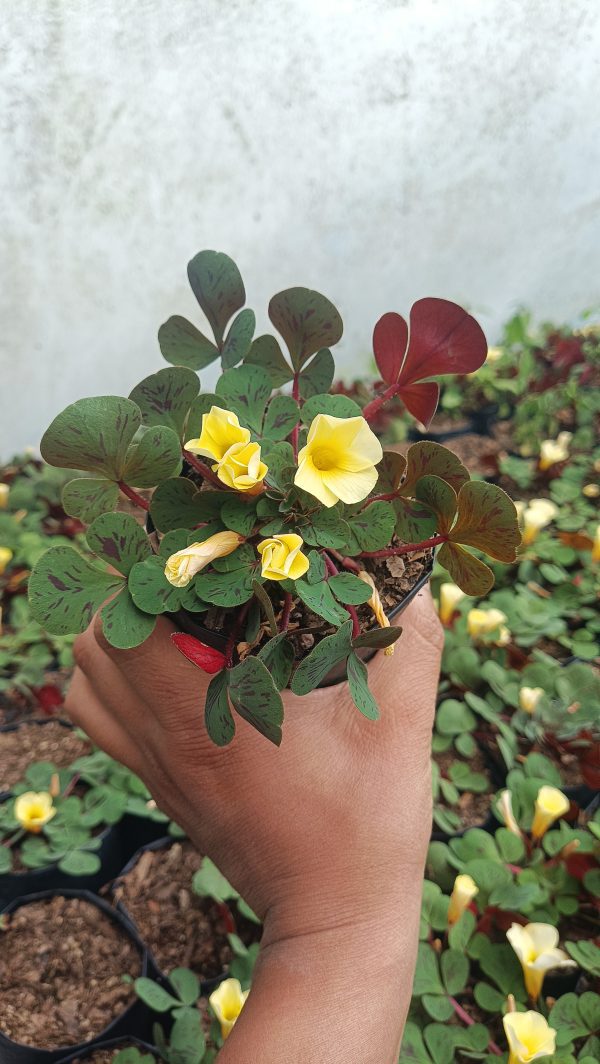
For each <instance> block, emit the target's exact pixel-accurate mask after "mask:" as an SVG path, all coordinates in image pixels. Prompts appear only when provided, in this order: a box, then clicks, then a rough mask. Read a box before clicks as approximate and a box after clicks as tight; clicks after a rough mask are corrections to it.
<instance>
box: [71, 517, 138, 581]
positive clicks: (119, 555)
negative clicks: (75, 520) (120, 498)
mask: <svg viewBox="0 0 600 1064" xmlns="http://www.w3.org/2000/svg"><path fill="white" fill-rule="evenodd" d="M86 539H87V541H88V546H89V548H90V550H91V551H93V552H94V554H97V555H98V557H99V558H101V559H102V561H104V562H107V564H108V565H112V566H114V568H115V569H117V570H118V571H119V572H120V573H122V575H123V576H128V575H129V573H130V572H131V569H132V567H133V566H134V565H135V563H136V562H141V561H143V560H144V558H148V557H150V555H151V554H152V550H151V547H150V543H149V541H148V536H147V535H146V533H145V532H144V530H143V528H142V527H141V525H139V524H138V522H137V521H136V520H135V518H134V517H132V516H131V514H124V513H111V514H102V515H101V516H100V517H97V518H96V520H95V521H94V522H93V524H91V525H90V527H89V528H88V531H87V533H86Z"/></svg>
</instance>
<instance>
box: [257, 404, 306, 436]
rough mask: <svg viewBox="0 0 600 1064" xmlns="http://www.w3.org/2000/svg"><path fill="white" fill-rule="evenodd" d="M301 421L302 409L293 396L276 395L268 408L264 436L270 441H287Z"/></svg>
mask: <svg viewBox="0 0 600 1064" xmlns="http://www.w3.org/2000/svg"><path fill="white" fill-rule="evenodd" d="M299 419H300V408H299V406H298V403H297V402H296V401H295V399H292V397H291V395H276V396H275V397H274V398H273V399H271V402H270V403H269V405H268V407H267V412H266V414H265V420H264V425H263V436H265V437H266V438H267V439H269V440H285V438H286V436H289V435H290V433H291V431H292V429H293V428H294V427H295V426H296V425H297V424H298V421H299Z"/></svg>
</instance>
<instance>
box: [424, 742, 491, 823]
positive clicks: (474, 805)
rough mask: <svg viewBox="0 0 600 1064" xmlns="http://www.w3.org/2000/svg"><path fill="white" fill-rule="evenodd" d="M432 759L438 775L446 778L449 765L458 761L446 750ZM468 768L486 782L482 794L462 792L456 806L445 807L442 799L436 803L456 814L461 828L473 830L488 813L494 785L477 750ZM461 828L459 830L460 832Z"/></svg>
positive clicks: (451, 752) (453, 754)
mask: <svg viewBox="0 0 600 1064" xmlns="http://www.w3.org/2000/svg"><path fill="white" fill-rule="evenodd" d="M433 758H434V761H436V763H437V764H438V766H439V769H440V774H441V775H442V776H444V777H447V775H448V769H449V768H450V765H451V764H452V763H453V762H455V761H457V760H459V758H458V757H457V755H456V754H455V753H454V751H453V750H446V751H445V752H444V753H442V754H434V755H433ZM469 768H470V769H471V771H472V772H480V773H481V774H482V775H484V776H485V777H486V779H487V780H488V786H487V789H486V790H485V791H484V792H483V794H473V793H472V792H471V791H463V792H462V793H461V795H460V798H459V800H458V804H457V805H446V803H445V802H444V800H443V799H442V798H440V799H438V801H437V803H436V804H437V805H438V807H440V808H444V809H448V810H451V811H453V812H455V813H457V814H458V816H459V817H460V819H461V822H462V828H474V827H479V825H481V824H483V822H484V821H485V820H486V819H487V816H488V813H489V811H490V800H491V799H490V796H491V794H493V792H494V784H493V783H492V780H491V778H490V774H489V771H488V768H487V765H486V762H485V758H484V756H483V754H482V753H481V751H479V750H478V751H477V753H476V754H475V755H474V756H473V757H472V758H471V759H470V761H469ZM462 828H461V829H459V830H462ZM435 830H436V827H435V825H434V831H435Z"/></svg>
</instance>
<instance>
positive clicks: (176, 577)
mask: <svg viewBox="0 0 600 1064" xmlns="http://www.w3.org/2000/svg"><path fill="white" fill-rule="evenodd" d="M243 542H244V537H243V536H240V535H239V533H238V532H216V533H215V535H214V536H209V538H208V539H205V540H204V543H190V546H189V547H184V548H183V550H178V551H176V553H175V554H172V555H171V557H170V558H168V559H167V564H166V565H165V576H166V578H167V580H168V581H169V583H170V584H173V586H174V587H187V585H188V584H189V583H190V581H191V580H193V579H194V577H195V575H196V573H199V572H200V570H201V569H204V568H205V566H207V565H209V564H210V562H212V561H214V560H215V558H224V557H225V556H226V555H227V554H231V553H232V552H233V551H234V550H236V549H237V548H238V547H239V545H240V543H243Z"/></svg>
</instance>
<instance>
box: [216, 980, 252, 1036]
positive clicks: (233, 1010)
mask: <svg viewBox="0 0 600 1064" xmlns="http://www.w3.org/2000/svg"><path fill="white" fill-rule="evenodd" d="M249 993H250V991H249V990H242V985H241V983H240V981H239V979H224V980H223V982H222V983H219V986H218V987H217V989H216V990H213V992H212V994H211V995H210V997H209V999H208V1001H209V1004H210V1007H211V1009H212V1010H213V1012H214V1014H215V1016H216V1017H217V1020H218V1021H219V1023H220V1024H221V1035H222V1036H223V1039H225V1038H227V1037H228V1036H229V1035H230V1034H231V1030H232V1027H233V1025H234V1023H235V1021H236V1020H237V1018H238V1016H239V1014H240V1012H241V1011H242V1009H243V1007H244V1005H245V1004H246V999H247V997H248V994H249Z"/></svg>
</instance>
